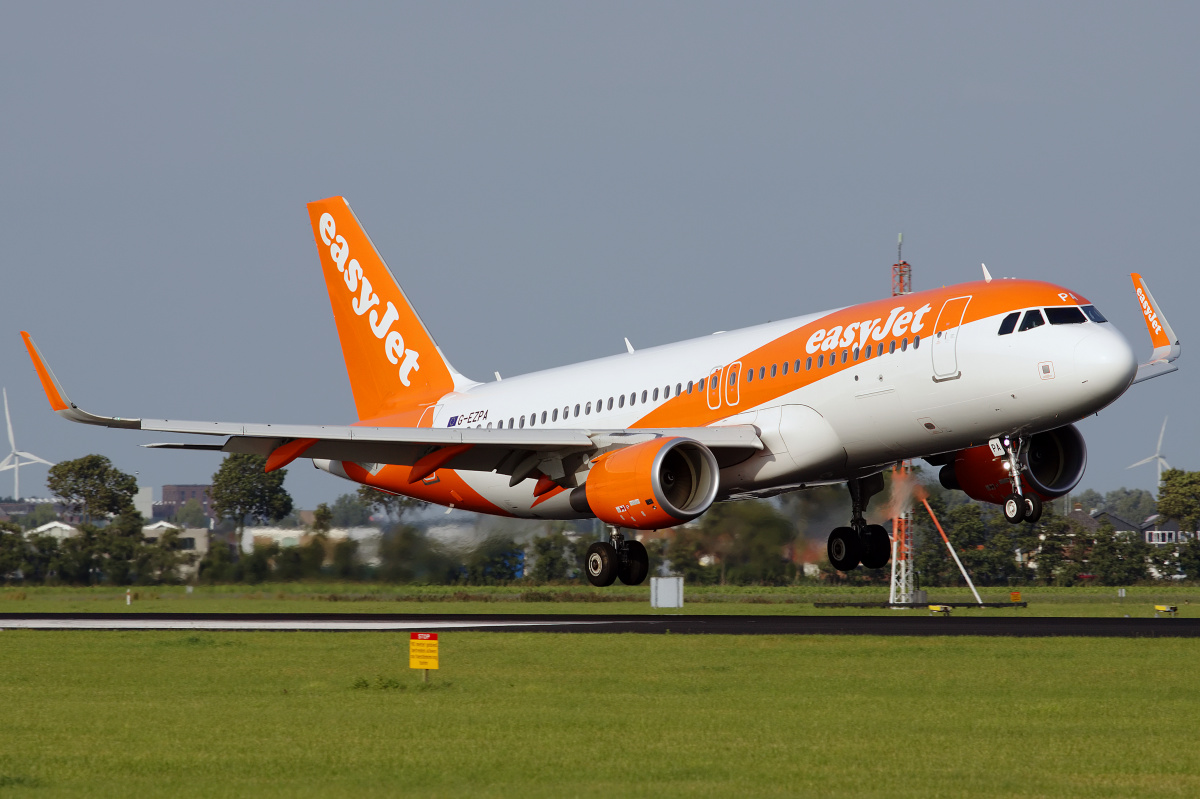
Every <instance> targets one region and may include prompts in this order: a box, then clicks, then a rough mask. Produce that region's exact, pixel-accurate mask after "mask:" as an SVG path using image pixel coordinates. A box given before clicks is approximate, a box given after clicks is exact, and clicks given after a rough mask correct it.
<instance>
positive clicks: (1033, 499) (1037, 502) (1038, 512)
mask: <svg viewBox="0 0 1200 799" xmlns="http://www.w3.org/2000/svg"><path fill="white" fill-rule="evenodd" d="M1040 518H1042V498H1041V497H1039V496H1038V495H1037V494H1026V495H1025V521H1027V522H1029V523H1030V524H1035V523H1036V522H1037V520H1038V519H1040Z"/></svg>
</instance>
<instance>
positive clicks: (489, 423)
mask: <svg viewBox="0 0 1200 799" xmlns="http://www.w3.org/2000/svg"><path fill="white" fill-rule="evenodd" d="M487 429H488V430H491V429H492V423H491V422H488V426H487Z"/></svg>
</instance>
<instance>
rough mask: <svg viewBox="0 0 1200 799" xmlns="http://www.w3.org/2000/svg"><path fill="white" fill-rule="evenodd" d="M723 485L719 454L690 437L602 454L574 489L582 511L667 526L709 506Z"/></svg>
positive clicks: (646, 526) (633, 524)
mask: <svg viewBox="0 0 1200 799" xmlns="http://www.w3.org/2000/svg"><path fill="white" fill-rule="evenodd" d="M718 485H719V477H718V469H717V459H716V457H714V456H713V454H712V452H710V451H709V449H708V447H706V446H704V445H703V444H701V443H700V442H698V441H693V440H692V439H690V438H678V437H670V438H656V439H653V440H651V441H643V442H642V443H641V444H633V445H631V446H628V447H624V448H622V449H618V450H614V451H613V452H608V453H605V454H604V455H601V456H600V457H599V458H598V459H597V460H596V461H595V462H594V463H593V464H592V469H591V471H590V472H588V476H587V481H586V482H585V483H584V484H583V485H582V486H580V487H579V488H577V489H575V490H574V491H573V492H572V494H571V505H572V506H574V507H575V509H576V510H579V511H583V510H584V509H585V507H586V509H589V510H591V512H592V513H594V514H595V515H596V517H597V518H598V519H601V520H603V521H605V522H607V523H608V524H612V525H615V526H618V527H628V528H632V529H634V530H661V529H662V528H664V527H674V526H675V525H677V524H681V523H682V522H686V521H690V520H692V519H694V518H696V517H697V516H699V515H700V514H701V513H704V511H706V510H708V508H709V506H710V505H712V503H713V500H714V499H716V496H717V487H718Z"/></svg>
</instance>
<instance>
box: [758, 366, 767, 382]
mask: <svg viewBox="0 0 1200 799" xmlns="http://www.w3.org/2000/svg"><path fill="white" fill-rule="evenodd" d="M766 376H767V367H765V366H760V367H758V379H759V380H762V379H763V378H764V377H766Z"/></svg>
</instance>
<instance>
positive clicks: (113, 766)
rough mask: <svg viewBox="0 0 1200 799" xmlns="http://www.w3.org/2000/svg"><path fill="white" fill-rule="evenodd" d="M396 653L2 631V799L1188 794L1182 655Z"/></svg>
mask: <svg viewBox="0 0 1200 799" xmlns="http://www.w3.org/2000/svg"><path fill="white" fill-rule="evenodd" d="M407 642H408V638H407V636H405V635H397V634H388V633H212V634H207V633H206V634H189V633H182V632H38V631H15V630H7V631H3V632H0V794H3V795H5V796H14V797H18V796H29V797H46V796H84V795H86V796H95V797H107V796H113V797H130V796H137V797H156V796H171V797H187V796H206V797H209V796H267V797H271V796H280V797H294V796H366V797H370V796H381V797H382V796H397V795H404V796H522V797H525V796H546V797H561V796H597V797H599V796H606V797H608V796H652V797H655V798H656V799H659V798H660V797H667V796H735V795H736V796H827V795H832V796H879V797H884V796H887V797H897V796H899V797H909V796H911V797H946V796H985V797H1011V796H1021V797H1060V796H1089V797H1094V796H1101V797H1129V796H1154V797H1157V796H1164V797H1167V796H1170V797H1177V796H1195V795H1198V794H1200V751H1198V750H1197V748H1196V747H1195V745H1194V729H1195V719H1196V717H1197V714H1198V713H1200V698H1198V695H1197V691H1196V688H1195V676H1194V673H1193V670H1194V664H1195V663H1196V660H1197V656H1200V642H1195V641H1191V640H1185V639H1143V640H1130V639H1065V638H1060V639H982V638H944V639H938V638H919V639H918V638H892V637H888V638H875V637H833V636H830V637H803V636H796V637H732V636H729V637H727V636H671V635H666V636H661V635H655V636H648V635H645V636H643V635H562V634H537V633H519V634H488V633H444V634H443V635H442V639H441V661H442V669H441V670H440V671H439V672H436V673H435V674H434V676H433V678H432V680H431V682H430V684H429V685H428V686H423V685H422V684H421V682H420V678H419V673H418V672H413V671H410V670H409V669H408V668H407ZM356 686H357V687H356Z"/></svg>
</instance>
